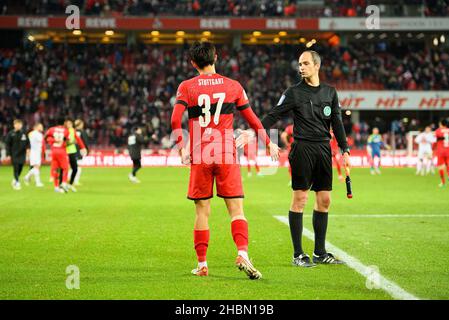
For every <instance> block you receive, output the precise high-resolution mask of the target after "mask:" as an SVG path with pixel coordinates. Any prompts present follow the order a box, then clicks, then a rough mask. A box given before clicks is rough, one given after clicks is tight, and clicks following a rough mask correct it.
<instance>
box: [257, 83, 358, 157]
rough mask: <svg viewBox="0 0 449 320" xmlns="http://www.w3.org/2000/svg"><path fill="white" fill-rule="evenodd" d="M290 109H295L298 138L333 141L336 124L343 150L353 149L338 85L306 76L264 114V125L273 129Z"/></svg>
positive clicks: (339, 142) (295, 129)
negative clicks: (314, 83)
mask: <svg viewBox="0 0 449 320" xmlns="http://www.w3.org/2000/svg"><path fill="white" fill-rule="evenodd" d="M290 111H293V120H294V125H293V137H294V139H295V140H306V141H312V142H323V141H330V139H331V135H330V128H331V126H332V129H333V131H334V135H335V137H336V139H337V142H338V146H339V147H340V149H341V150H342V151H343V152H345V151H349V149H348V143H347V141H346V133H345V129H344V126H343V121H342V119H341V109H340V104H339V102H338V96H337V91H336V90H335V88H334V87H331V86H329V85H327V84H324V83H321V84H320V85H319V86H318V87H312V86H310V85H308V84H307V83H306V82H305V81H304V80H302V81H300V82H299V83H297V84H295V85H293V86H291V87H289V88H288V89H287V90H285V92H284V93H283V95H282V96H281V98H280V99H279V102H278V104H277V105H276V106H275V107H274V108H273V109H271V110H270V112H269V113H268V114H267V115H266V116H265V117H264V118H263V120H262V125H263V126H264V128H265V129H269V128H271V127H272V126H273V125H274V124H275V123H276V122H277V121H278V120H279V119H280V118H282V117H284V116H287V115H288V114H289V113H290Z"/></svg>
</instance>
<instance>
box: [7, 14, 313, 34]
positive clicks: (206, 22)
mask: <svg viewBox="0 0 449 320" xmlns="http://www.w3.org/2000/svg"><path fill="white" fill-rule="evenodd" d="M67 17H68V16H67ZM67 17H64V16H61V17H39V16H0V28H3V29H66V19H67ZM318 28H319V19H315V18H312V19H296V18H292V19H289V18H217V17H208V18H140V17H139V18H137V17H85V16H83V17H80V29H88V30H90V29H92V30H94V29H100V30H106V29H113V30H143V31H144V30H161V31H164V30H167V31H169V30H173V31H175V30H218V31H226V30H242V31H245V30H247V31H253V30H260V31H263V30H285V31H288V30H294V31H303V30H318Z"/></svg>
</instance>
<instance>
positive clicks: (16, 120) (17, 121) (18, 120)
mask: <svg viewBox="0 0 449 320" xmlns="http://www.w3.org/2000/svg"><path fill="white" fill-rule="evenodd" d="M13 123H14V124H16V123H21V124H23V121H22V120H20V119H14V121H13Z"/></svg>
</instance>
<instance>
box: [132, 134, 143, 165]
mask: <svg viewBox="0 0 449 320" xmlns="http://www.w3.org/2000/svg"><path fill="white" fill-rule="evenodd" d="M145 143H146V140H145V138H144V137H143V136H142V135H141V134H131V135H130V136H129V137H128V150H129V156H130V157H131V159H133V160H138V159H140V158H141V153H140V152H141V150H142V146H143V145H144V144H145Z"/></svg>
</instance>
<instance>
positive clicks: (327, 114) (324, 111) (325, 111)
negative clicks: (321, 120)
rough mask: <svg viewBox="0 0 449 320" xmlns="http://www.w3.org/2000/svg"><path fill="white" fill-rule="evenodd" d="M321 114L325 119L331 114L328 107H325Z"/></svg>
mask: <svg viewBox="0 0 449 320" xmlns="http://www.w3.org/2000/svg"><path fill="white" fill-rule="evenodd" d="M323 113H324V115H325V116H326V117H329V116H330V115H331V113H332V109H331V107H330V106H325V107H324V109H323Z"/></svg>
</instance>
